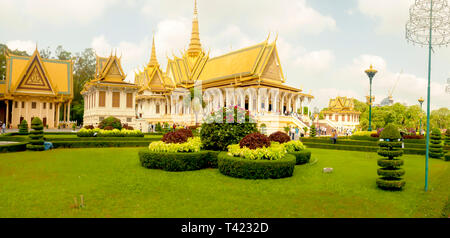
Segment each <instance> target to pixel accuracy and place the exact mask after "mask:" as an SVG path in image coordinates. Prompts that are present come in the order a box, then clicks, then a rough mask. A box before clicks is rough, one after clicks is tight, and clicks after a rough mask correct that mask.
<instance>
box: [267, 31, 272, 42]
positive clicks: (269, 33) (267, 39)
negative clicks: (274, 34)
mask: <svg viewBox="0 0 450 238" xmlns="http://www.w3.org/2000/svg"><path fill="white" fill-rule="evenodd" d="M270 33H271V32H270V31H269V35H268V36H267V39H266V41H269V38H270Z"/></svg>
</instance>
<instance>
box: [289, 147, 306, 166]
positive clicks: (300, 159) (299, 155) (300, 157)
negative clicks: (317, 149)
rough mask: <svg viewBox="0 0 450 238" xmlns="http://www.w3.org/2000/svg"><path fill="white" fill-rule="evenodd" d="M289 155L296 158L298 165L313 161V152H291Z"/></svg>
mask: <svg viewBox="0 0 450 238" xmlns="http://www.w3.org/2000/svg"><path fill="white" fill-rule="evenodd" d="M289 154H291V155H294V156H295V158H296V165H300V164H306V163H308V162H309V161H310V160H311V151H310V150H302V151H295V152H289Z"/></svg>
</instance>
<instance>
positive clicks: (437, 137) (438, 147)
mask: <svg viewBox="0 0 450 238" xmlns="http://www.w3.org/2000/svg"><path fill="white" fill-rule="evenodd" d="M442 147H443V146H442V134H441V131H440V130H439V129H437V128H434V129H433V130H432V131H431V134H430V157H431V158H435V159H440V158H442V157H443V156H444V149H443V148H442Z"/></svg>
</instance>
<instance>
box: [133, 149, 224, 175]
mask: <svg viewBox="0 0 450 238" xmlns="http://www.w3.org/2000/svg"><path fill="white" fill-rule="evenodd" d="M216 155H217V153H212V152H211V151H200V152H189V153H166V152H164V153H160V152H151V151H149V150H141V151H139V161H140V162H141V165H142V166H143V167H146V168H149V169H162V170H165V171H173V172H176V171H192V170H200V169H204V168H207V167H213V166H212V165H214V164H216V163H217V162H216V161H217V157H216Z"/></svg>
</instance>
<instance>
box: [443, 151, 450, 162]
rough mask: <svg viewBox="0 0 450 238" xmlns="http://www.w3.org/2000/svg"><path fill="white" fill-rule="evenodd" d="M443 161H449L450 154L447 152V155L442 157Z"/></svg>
mask: <svg viewBox="0 0 450 238" xmlns="http://www.w3.org/2000/svg"><path fill="white" fill-rule="evenodd" d="M444 160H445V161H450V152H448V153H447V154H445V155H444Z"/></svg>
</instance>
